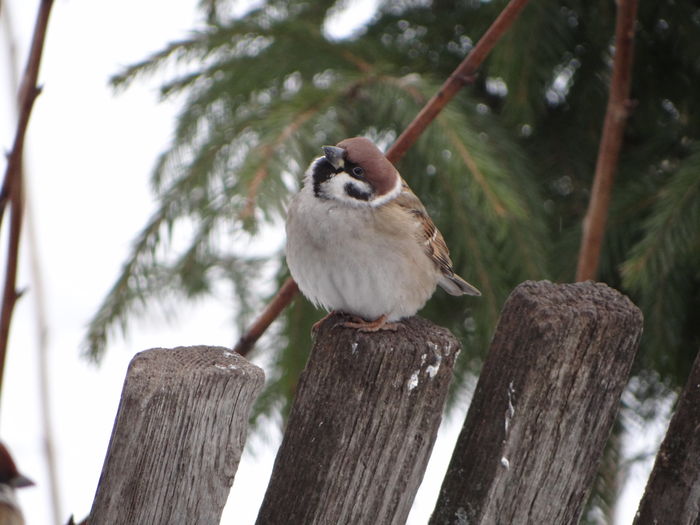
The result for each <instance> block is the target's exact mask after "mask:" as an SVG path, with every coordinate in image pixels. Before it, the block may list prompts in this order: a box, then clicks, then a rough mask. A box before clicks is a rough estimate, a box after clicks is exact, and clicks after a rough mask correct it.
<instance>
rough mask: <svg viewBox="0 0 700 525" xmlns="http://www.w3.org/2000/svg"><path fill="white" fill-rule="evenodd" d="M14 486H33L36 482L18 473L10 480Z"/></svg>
mask: <svg viewBox="0 0 700 525" xmlns="http://www.w3.org/2000/svg"><path fill="white" fill-rule="evenodd" d="M9 484H10V485H11V486H12V487H14V488H16V489H18V488H21V487H33V486H34V482H33V481H32V480H31V479H29V478H28V477H26V476H23V475H22V474H17V475H16V476H15V477H14V478H12V479H11V480H10V483H9Z"/></svg>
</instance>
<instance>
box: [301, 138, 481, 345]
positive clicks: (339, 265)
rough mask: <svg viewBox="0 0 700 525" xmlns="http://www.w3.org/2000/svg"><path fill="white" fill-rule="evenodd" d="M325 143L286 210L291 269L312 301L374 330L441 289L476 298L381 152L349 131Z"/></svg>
mask: <svg viewBox="0 0 700 525" xmlns="http://www.w3.org/2000/svg"><path fill="white" fill-rule="evenodd" d="M322 149H323V153H324V155H323V156H322V157H319V158H317V159H315V160H314V161H313V162H312V163H311V166H310V167H309V169H308V170H307V172H306V175H305V177H304V185H303V187H302V189H301V191H299V193H298V194H297V195H295V196H294V198H293V199H292V201H291V203H290V206H289V211H288V214H287V265H288V266H289V271H290V272H291V274H292V277H293V278H294V280H295V281H296V282H297V284H298V285H299V289H300V290H301V292H302V293H303V294H304V295H305V296H306V297H307V298H308V299H309V300H310V301H311V302H312V303H314V304H315V305H320V306H322V307H324V308H325V309H327V310H329V311H331V312H333V311H340V312H344V313H347V314H350V315H351V316H353V317H355V318H356V320H355V321H350V322H346V323H344V325H345V326H349V327H352V328H357V329H360V330H361V331H366V332H374V331H377V330H383V329H391V330H395V329H396V328H397V327H398V325H397V323H396V322H395V321H399V320H400V319H402V318H404V317H409V316H411V315H414V314H415V313H416V312H417V311H418V310H419V309H421V308H422V307H423V305H424V304H425V303H426V301H427V300H428V299H429V298H430V297H431V296H432V295H433V292H434V291H435V288H436V287H437V286H438V285H439V286H440V287H441V288H443V289H444V290H445V291H446V292H447V293H449V294H451V295H463V294H467V295H481V293H480V292H479V290H477V289H476V288H475V287H474V286H472V285H471V284H469V283H468V282H466V281H465V280H464V279H462V278H461V277H460V276H459V275H457V274H455V272H454V270H453V269H452V261H451V260H450V256H449V251H448V249H447V245H446V244H445V240H444V239H443V237H442V234H441V233H440V232H439V231H438V229H437V228H436V227H435V225H434V224H433V221H432V220H431V219H430V216H429V215H428V212H427V211H426V209H425V206H423V204H422V203H421V201H420V200H419V199H418V197H416V195H415V194H414V193H413V192H412V191H411V189H410V188H409V187H408V184H406V182H405V181H404V180H403V179H402V178H401V175H400V174H399V172H398V171H397V170H396V168H395V167H394V165H393V164H392V163H391V162H390V161H389V160H388V159H387V158H386V157H385V156H384V154H383V153H382V152H381V151H380V150H379V148H377V147H376V146H375V145H374V144H373V143H372V142H371V141H370V140H368V139H366V138H363V137H355V138H350V139H345V140H343V141H341V142H339V143H338V144H337V146H324V147H323V148H322Z"/></svg>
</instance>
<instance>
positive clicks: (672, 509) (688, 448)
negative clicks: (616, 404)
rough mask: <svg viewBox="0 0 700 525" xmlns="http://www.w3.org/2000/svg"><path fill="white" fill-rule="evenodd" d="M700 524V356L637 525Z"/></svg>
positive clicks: (641, 506)
mask: <svg viewBox="0 0 700 525" xmlns="http://www.w3.org/2000/svg"><path fill="white" fill-rule="evenodd" d="M662 523H673V524H674V525H691V524H692V525H697V524H698V523H700V354H698V357H696V358H695V363H694V364H693V369H692V370H691V372H690V377H689V378H688V382H687V384H686V385H685V388H684V389H683V392H682V393H681V397H680V399H679V401H678V406H677V407H676V412H675V413H674V414H673V418H671V424H670V425H669V427H668V432H667V433H666V437H665V438H664V440H663V442H662V443H661V447H660V448H659V452H658V454H657V455H656V462H655V463H654V468H653V470H652V471H651V476H650V477H649V481H648V482H647V487H646V490H645V491H644V496H643V497H642V501H641V503H640V504H639V510H638V511H637V516H636V517H635V520H634V525H647V524H662Z"/></svg>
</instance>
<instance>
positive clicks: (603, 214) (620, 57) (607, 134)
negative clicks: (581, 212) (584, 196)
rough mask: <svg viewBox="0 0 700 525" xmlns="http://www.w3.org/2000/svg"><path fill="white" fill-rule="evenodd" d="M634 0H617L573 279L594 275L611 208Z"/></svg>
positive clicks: (622, 124) (627, 106)
mask: <svg viewBox="0 0 700 525" xmlns="http://www.w3.org/2000/svg"><path fill="white" fill-rule="evenodd" d="M636 16H637V0H618V1H617V21H616V23H615V58H614V60H613V71H612V79H611V83H610V95H609V98H608V107H607V109H606V111H605V121H604V123H603V136H602V137H601V139H600V148H599V150H598V160H597V162H596V168H595V177H594V179H593V188H592V189H591V200H590V201H589V203H588V210H587V211H586V217H585V218H584V220H583V236H582V238H581V247H580V251H579V257H578V265H577V268H576V280H577V281H585V280H588V279H596V278H597V275H598V265H599V263H600V251H601V245H602V243H603V237H604V236H605V225H606V222H607V219H608V209H609V208H610V195H611V193H612V187H613V181H614V179H615V170H616V168H617V161H618V158H619V155H620V148H621V146H622V138H623V134H624V130H625V123H626V121H627V116H628V114H629V111H630V108H631V105H632V104H631V102H630V100H629V93H630V85H631V82H632V64H633V59H634V23H635V19H636Z"/></svg>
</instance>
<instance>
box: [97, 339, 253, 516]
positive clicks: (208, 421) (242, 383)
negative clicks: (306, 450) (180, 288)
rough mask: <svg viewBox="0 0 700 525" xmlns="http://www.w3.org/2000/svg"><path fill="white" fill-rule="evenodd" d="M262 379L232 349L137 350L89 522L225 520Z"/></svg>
mask: <svg viewBox="0 0 700 525" xmlns="http://www.w3.org/2000/svg"><path fill="white" fill-rule="evenodd" d="M263 381H264V374H263V372H262V370H261V369H260V368H258V367H257V366H255V365H253V364H251V363H249V362H248V361H246V360H245V359H244V358H242V357H241V356H239V355H238V354H235V353H233V352H231V351H229V350H227V349H225V348H219V347H208V346H195V347H180V348H174V349H163V348H158V349H153V350H147V351H145V352H141V353H139V354H136V356H135V357H134V358H133V359H132V360H131V363H130V365H129V370H128V372H127V376H126V381H125V382H124V388H123V391H122V397H121V401H120V403H119V410H118V412H117V418H116V421H115V424H114V429H113V431H112V437H111V439H110V443H109V448H108V451H107V457H106V459H105V463H104V466H103V469H102V475H101V476H100V481H99V485H98V487H97V494H96V495H95V501H94V503H93V507H92V511H91V512H90V517H89V518H88V522H89V523H90V524H100V523H109V524H110V525H114V524H125V525H126V524H129V525H132V524H134V523H148V524H149V525H156V524H168V525H172V524H183V525H184V524H191V523H219V519H220V518H221V512H222V509H223V507H224V504H225V503H226V498H227V497H228V493H229V490H230V488H231V485H232V484H233V478H234V476H235V474H236V470H237V469H238V462H239V461H240V458H241V453H242V451H243V444H244V443H245V437H246V430H247V427H248V416H249V413H250V408H251V405H252V403H253V401H254V400H255V398H256V397H257V394H258V393H259V391H260V389H261V388H262V385H263Z"/></svg>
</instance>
